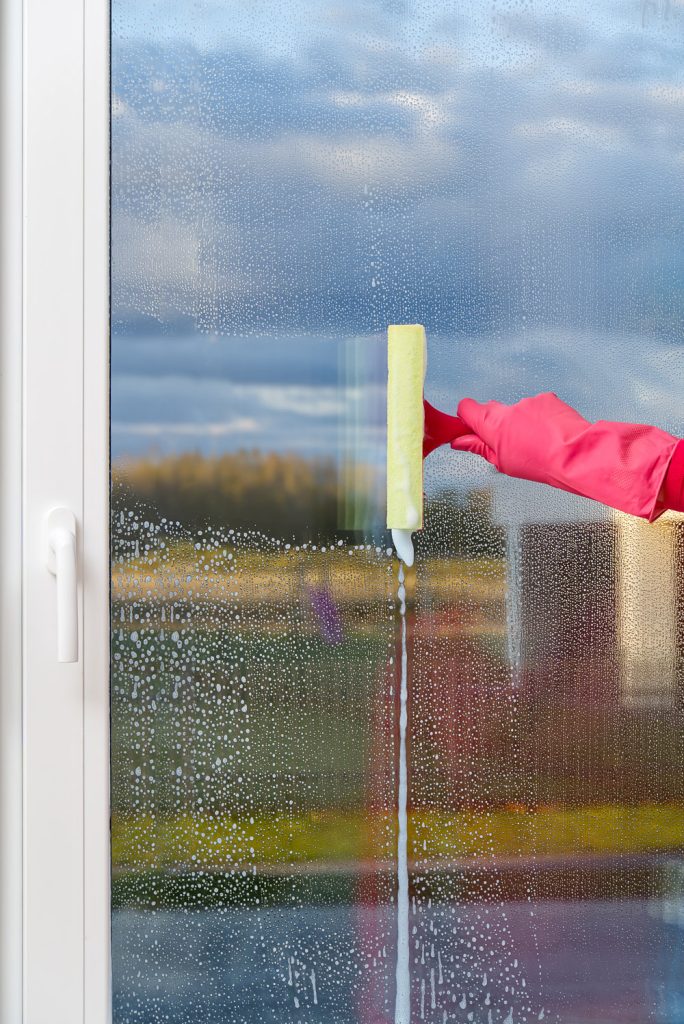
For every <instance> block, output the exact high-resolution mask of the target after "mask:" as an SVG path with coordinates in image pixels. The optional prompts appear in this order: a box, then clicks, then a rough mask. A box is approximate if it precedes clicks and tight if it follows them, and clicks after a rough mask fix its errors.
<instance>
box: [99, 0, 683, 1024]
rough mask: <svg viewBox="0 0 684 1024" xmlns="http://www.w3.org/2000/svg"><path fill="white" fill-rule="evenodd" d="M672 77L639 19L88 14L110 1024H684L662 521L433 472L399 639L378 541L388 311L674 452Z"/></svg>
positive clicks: (427, 11) (452, 469)
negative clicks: (108, 167)
mask: <svg viewBox="0 0 684 1024" xmlns="http://www.w3.org/2000/svg"><path fill="white" fill-rule="evenodd" d="M683 68H684V47H683V45H682V12H681V9H680V7H679V5H677V4H670V3H666V2H660V0H657V2H656V0H651V2H644V3H641V4H619V3H614V2H612V0H599V2H596V3H592V4H576V3H572V2H571V3H569V4H565V5H562V6H561V7H559V6H558V5H557V4H551V3H550V2H549V0H540V2H538V3H536V4H535V5H531V4H525V3H523V4H518V5H511V4H504V3H500V2H498V0H494V2H492V0H487V2H484V0H471V2H470V3H468V4H458V3H455V2H451V0H449V2H446V3H441V4H431V3H427V2H424V0H406V2H404V0H377V2H374V3H371V2H370V0H343V2H337V3H329V2H326V0H291V2H287V0H280V2H276V0H253V2H251V3H244V2H242V0H232V2H228V0H225V2H223V3H219V2H213V0H198V2H196V3H194V4H191V5H190V4H181V3H177V2H175V0H173V2H172V0H135V2H134V0H113V3H112V666H113V668H112V691H111V692H112V873H113V885H112V929H113V989H114V1020H115V1022H117V1024H133V1022H140V1024H161V1022H164V1024H166V1022H169V1024H195V1022H197V1021H203V1022H207V1024H219V1022H235V1024H238V1022H249V1024H256V1022H274V1024H275V1022H284V1021H288V1022H290V1021H291V1022H292V1024H297V1022H321V1024H323V1022H325V1024H345V1022H357V1024H361V1022H363V1024H380V1022H383V1021H387V1022H395V1024H408V1022H409V1016H410V1020H411V1021H418V1020H426V1021H433V1022H439V1024H445V1022H447V1021H458V1022H468V1021H471V1022H474V1024H519V1022H531V1021H538V1020H549V1021H557V1022H563V1024H596V1022H599V1021H600V1022H611V1024H632V1022H633V1024H642V1022H644V1021H647V1020H648V1021H656V1022H659V1024H679V1022H681V1021H682V1020H684V956H683V953H684V858H683V857H682V852H683V849H684V792H683V789H684V781H683V779H684V775H683V774H682V763H683V761H684V730H683V728H682V726H683V724H684V723H683V722H682V709H683V707H684V700H683V697H682V687H683V686H684V681H683V679H682V664H683V661H682V644H683V637H682V628H681V624H680V623H681V607H682V595H683V594H684V527H683V526H682V520H681V519H680V517H678V516H676V515H669V516H666V517H664V518H663V519H662V520H661V521H659V523H658V524H656V525H654V526H647V525H645V524H643V523H641V522H640V521H638V520H634V519H632V518H630V517H627V516H623V515H619V514H616V513H613V512H611V511H610V510H608V509H605V508H603V507H602V506H599V505H596V504H593V503H591V502H589V501H586V500H584V499H580V498H575V497H573V496H570V495H567V494H564V493H561V492H557V491H551V490H549V489H545V488H543V487H541V486H538V485H533V484H528V483H522V482H518V481H514V480H511V479H509V478H506V477H502V476H499V475H497V474H496V473H494V471H493V470H491V469H490V468H489V467H488V466H486V465H485V464H484V463H480V462H479V461H478V460H477V459H476V458H474V457H471V456H466V455H462V454H458V453H454V452H452V451H450V450H449V449H448V448H447V449H443V450H440V451H438V452H436V453H434V454H433V455H431V456H430V458H429V460H428V461H427V463H426V475H425V489H426V494H427V519H426V528H425V529H424V530H423V532H422V533H421V534H420V536H419V539H418V545H417V559H416V565H415V567H414V569H413V570H411V571H410V572H409V573H408V575H407V579H406V617H405V619H402V617H401V614H400V604H401V602H400V600H399V594H398V579H397V570H398V565H397V563H396V561H395V559H394V558H393V556H392V553H391V550H390V549H389V547H388V537H387V535H386V533H385V532H384V530H383V516H384V508H383V500H384V499H383V494H384V417H385V405H384V403H385V396H384V375H385V361H384V360H385V355H384V353H385V340H384V332H385V330H386V327H387V324H388V323H401V322H421V323H424V324H425V325H426V327H427V330H428V339H429V368H428V379H427V384H426V393H427V395H428V397H429V398H430V399H431V400H432V401H433V402H434V403H435V404H436V405H438V406H440V407H442V408H445V409H448V410H453V408H454V407H455V405H456V403H457V401H458V399H460V398H461V397H462V396H464V395H471V396H473V397H475V398H478V399H482V400H484V399H489V398H497V399H499V400H502V401H513V400H516V399H518V398H520V397H522V396H523V395H527V394H533V393H536V392H538V391H543V390H553V391H556V392H557V393H558V394H560V395H561V396H562V397H563V398H564V399H565V400H566V401H568V402H570V403H571V404H573V405H575V406H576V407H577V408H578V409H579V410H580V411H581V412H582V413H583V414H584V415H585V416H586V417H587V418H590V419H598V418H604V419H618V420H627V421H633V422H636V421H639V422H648V423H656V424H658V425H659V426H662V427H664V428H665V429H668V430H670V431H671V432H673V433H675V434H677V435H678V436H682V434H683V433H684V415H683V410H682V403H681V393H682V375H681V348H680V346H681V341H680V339H681V335H682V323H683V322H684V316H683V313H684V307H683V293H682V289H681V286H680V276H681V274H680V271H681V266H680V264H681V260H682V257H681V251H682V234H683V231H682V217H681V210H682V208H683V207H682V202H683V200H684V195H683V194H682V193H683V190H684V185H683V182H684V179H683V178H682V173H681V172H682V153H683V152H684V149H683V146H684V141H683V139H682V98H683V97H684V90H683V82H682V69H683ZM404 626H405V636H406V664H407V674H406V680H405V681H406V689H407V708H408V726H407V735H406V743H405V744H404V745H403V746H402V743H401V733H400V712H401V707H402V692H401V691H402V687H401V683H402V675H401V670H402V633H403V627H404ZM403 757H405V759H406V760H405V763H406V765H407V772H408V832H407V835H406V836H405V835H404V833H403V832H402V830H401V829H400V827H399V821H398V814H397V810H398V806H399V801H400V798H401V794H400V792H399V766H400V763H401V761H402V758H403ZM404 842H405V843H406V845H405V846H404ZM404 853H406V854H407V862H408V897H409V899H408V905H407V906H406V907H404V904H403V902H402V899H401V898H399V897H400V896H402V895H403V891H404V890H403V888H402V887H403V875H402V868H401V865H402V856H403V854H404ZM405 936H408V956H407V957H405V956H404V952H405V951H403V947H402V941H403V937H405ZM409 1008H410V1012H409Z"/></svg>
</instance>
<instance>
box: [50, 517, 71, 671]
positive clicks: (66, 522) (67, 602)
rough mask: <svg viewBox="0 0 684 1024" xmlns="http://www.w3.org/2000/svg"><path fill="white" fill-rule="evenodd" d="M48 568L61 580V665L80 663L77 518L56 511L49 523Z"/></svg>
mask: <svg viewBox="0 0 684 1024" xmlns="http://www.w3.org/2000/svg"><path fill="white" fill-rule="evenodd" d="M46 535H47V567H48V569H49V570H50V572H51V573H53V575H54V576H56V577H57V661H78V563H77V558H76V517H75V515H74V513H73V512H72V511H71V510H70V509H68V508H53V509H52V511H51V512H50V513H48V517H47V521H46Z"/></svg>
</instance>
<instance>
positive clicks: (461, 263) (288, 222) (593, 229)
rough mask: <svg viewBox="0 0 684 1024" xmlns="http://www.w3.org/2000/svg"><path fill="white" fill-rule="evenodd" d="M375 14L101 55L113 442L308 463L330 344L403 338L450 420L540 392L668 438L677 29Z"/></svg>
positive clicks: (679, 139)
mask: <svg viewBox="0 0 684 1024" xmlns="http://www.w3.org/2000/svg"><path fill="white" fill-rule="evenodd" d="M165 2H166V0H165ZM372 6H373V10H372V15H373V16H372V18H368V4H367V3H365V2H361V0H358V2H356V0H354V2H352V3H349V4H345V5H343V7H342V8H339V16H337V15H336V16H334V17H333V16H332V15H331V13H330V12H331V11H332V8H330V7H329V6H328V5H322V6H321V7H320V9H318V8H315V5H314V7H312V5H310V4H307V3H300V2H295V3H293V4H292V5H282V4H281V5H274V4H272V3H270V2H266V0H264V2H261V0H259V2H257V0H254V2H252V3H250V4H240V5H238V7H237V8H231V10H232V11H233V14H232V15H231V18H232V23H231V19H227V17H226V7H225V5H221V4H218V5H215V6H214V7H212V12H211V19H210V20H209V21H207V23H206V24H207V25H211V32H207V31H206V25H205V31H204V36H203V37H202V32H201V31H200V29H199V28H197V27H196V26H195V27H191V26H189V19H188V17H187V9H185V11H186V13H183V12H184V8H183V5H178V2H177V0H173V2H171V0H168V3H167V4H166V6H165V7H164V10H167V11H168V12H169V18H168V25H169V26H171V27H172V28H173V31H172V30H171V28H169V30H168V33H167V34H165V35H163V34H151V33H150V32H149V31H148V30H147V29H146V28H145V25H148V27H149V24H148V23H151V22H150V19H153V18H157V17H158V15H159V11H160V10H162V8H156V7H154V8H153V7H151V6H150V5H149V4H147V3H146V2H145V3H141V4H140V5H139V6H137V7H136V8H135V9H133V8H131V9H130V11H129V14H128V15H126V17H128V18H129V21H130V24H131V25H133V26H134V27H135V26H138V28H140V27H141V26H142V29H141V31H140V32H139V34H138V37H137V38H136V34H135V31H130V32H129V33H128V34H127V35H124V33H123V32H120V33H119V35H118V36H117V35H116V33H115V39H114V51H113V76H114V95H115V103H114V108H115V110H114V112H115V115H116V116H115V117H114V119H113V127H112V131H113V179H112V180H113V187H112V227H113V233H112V237H113V259H112V271H113V282H112V284H113V288H112V305H113V323H114V332H115V339H114V346H113V367H114V375H115V376H114V381H115V384H114V389H113V398H114V407H115V409H114V412H115V420H116V422H117V423H118V424H120V427H117V430H118V434H117V435H116V436H117V437H118V438H119V440H118V441H117V440H115V444H117V445H118V444H124V438H125V437H127V438H128V440H127V441H125V443H126V444H129V443H131V444H132V443H133V435H134V430H133V427H135V426H136V424H137V425H138V426H142V425H144V424H146V423H148V422H149V424H151V425H152V426H150V427H149V428H145V429H146V430H148V433H149V431H152V430H156V429H157V427H154V426H153V425H154V424H157V425H161V428H160V429H159V430H158V435H161V434H162V433H163V429H162V428H165V427H167V426H170V425H171V424H176V425H177V426H178V430H177V431H176V433H175V435H174V437H175V440H173V441H171V440H170V441H169V444H170V445H171V444H174V445H181V444H183V443H186V444H187V443H190V440H191V439H192V440H193V443H194V441H195V440H197V443H200V442H201V436H200V435H201V432H202V430H205V426H204V425H207V426H206V431H208V433H207V435H206V436H207V437H208V438H210V440H208V441H207V444H208V443H212V444H214V443H215V444H216V445H224V446H230V445H232V444H236V445H237V444H239V443H240V435H239V432H237V433H232V432H230V431H228V430H225V431H224V432H223V433H219V434H214V435H213V439H212V435H211V430H212V424H214V425H215V424H222V423H224V418H225V422H227V423H230V422H247V421H252V420H253V421H254V422H255V423H257V424H258V425H259V429H260V431H261V434H259V435H258V436H257V435H256V434H255V433H254V432H253V433H252V435H251V440H254V439H255V438H256V439H257V440H259V443H262V441H261V439H263V443H266V444H273V445H280V446H282V445H290V446H292V447H293V448H294V449H297V450H299V449H300V448H301V450H308V451H313V450H316V449H317V448H318V449H319V450H323V449H324V448H325V446H326V445H330V444H334V436H335V430H336V429H337V427H336V425H335V424H336V422H337V420H338V419H339V417H340V415H342V416H344V415H345V401H346V399H345V398H343V397H341V393H340V391H339V382H340V378H339V369H338V366H337V353H338V346H339V344H340V342H342V341H344V340H346V339H349V338H353V337H357V338H362V339H366V343H367V344H368V345H369V346H372V345H373V344H376V345H377V343H378V342H380V343H382V337H383V332H384V330H385V328H386V325H387V324H388V323H391V322H402V321H404V322H414V321H421V322H424V323H425V324H426V326H427V327H428V332H429V336H430V352H431V364H430V371H429V372H430V376H429V386H430V388H431V389H433V392H434V394H435V397H436V398H439V400H440V401H444V403H446V405H447V406H448V407H450V406H451V405H452V404H453V403H454V401H455V400H456V399H457V397H458V396H459V395H462V394H464V393H471V394H474V395H476V397H482V398H487V397H493V396H496V397H499V398H502V399H504V400H514V399H515V398H516V397H521V395H522V394H524V393H530V392H532V391H534V390H543V389H545V388H549V387H550V388H552V389H554V390H558V391H559V393H562V394H563V396H564V397H567V399H568V400H569V401H571V402H573V403H575V404H578V405H580V406H581V407H582V411H585V412H586V413H587V414H588V415H594V416H596V417H598V416H601V415H606V416H608V417H611V416H612V417H613V418H625V419H629V418H633V419H638V418H641V419H644V420H648V419H650V420H652V421H654V422H659V423H660V424H661V425H665V426H668V425H669V428H670V429H675V427H677V428H679V429H682V428H683V426H684V425H683V424H682V420H681V413H680V412H679V407H680V405H681V400H680V395H679V390H680V389H679V388H678V386H677V385H678V382H679V381H680V380H681V366H680V362H679V361H680V360H681V344H682V337H683V331H682V328H683V327H684V289H683V288H682V287H681V285H680V282H681V280H682V272H683V271H684V246H683V245H682V238H683V237H684V233H683V232H682V213H681V211H682V209H684V178H683V176H682V162H683V161H684V120H683V119H682V116H681V111H682V105H683V104H684V94H683V93H682V88H681V47H680V37H681V27H682V22H681V18H682V14H683V13H684V11H683V9H682V5H681V4H676V5H674V4H673V5H672V6H671V8H670V9H669V10H670V13H669V15H668V18H667V19H666V18H664V16H662V10H660V13H659V14H658V17H655V14H654V12H653V11H652V10H651V9H650V8H649V11H648V12H647V13H648V18H647V19H646V24H642V18H641V12H640V10H639V6H638V5H625V4H623V3H620V2H617V0H602V2H599V3H593V4H590V5H586V4H579V3H573V2H570V3H568V4H566V5H564V7H563V9H562V11H559V10H558V9H557V6H554V5H551V4H549V3H546V4H542V5H541V7H540V9H537V10H535V11H534V12H531V11H529V12H525V11H524V10H517V11H514V10H512V9H511V8H510V7H508V6H506V7H504V6H503V5H502V4H499V3H495V4H494V6H493V7H491V5H485V4H484V3H483V4H477V3H474V4H468V5H462V7H461V8H460V9H459V11H458V14H457V16H451V17H445V15H444V10H443V9H440V10H436V9H433V8H429V5H417V6H416V7H411V8H410V9H409V8H407V7H406V5H404V4H403V3H399V4H398V5H392V4H382V5H381V4H374V5H372ZM285 8H287V10H285ZM336 10H338V9H337V8H336ZM155 12H156V14H155ZM171 12H173V15H172V14H171ZM333 13H334V12H333ZM656 13H657V12H656ZM492 15H493V20H492ZM146 19H147V20H146ZM174 26H175V27H174ZM151 38H152V39H153V40H154V41H152V42H151V41H150V39H151ZM152 330H156V331H157V332H158V333H159V332H163V331H166V332H167V334H168V337H167V338H164V337H159V338H145V339H144V341H143V339H142V337H141V335H144V334H145V333H146V332H150V331H152ZM212 335H222V336H228V337H220V338H218V340H217V339H216V338H214V340H213V341H212V340H211V336H212ZM371 339H373V340H372V341H371ZM151 378H154V382H155V384H154V388H151V387H150V379H151ZM673 382H674V383H673ZM250 388H251V389H252V390H251V392H250ZM348 397H349V396H347V398H348ZM255 409H256V412H255ZM125 423H128V424H129V426H128V427H125V426H123V424H125ZM183 424H185V426H183ZM131 425H132V426H131ZM144 433H145V431H143V432H142V433H141V432H140V431H139V432H138V434H137V435H136V436H137V437H138V440H139V442H140V444H141V445H142V444H143V440H144V437H143V435H144ZM248 434H249V431H245V436H247V435H248ZM198 439H199V440H198ZM136 443H137V442H136ZM201 443H204V442H201ZM460 471H461V470H459V472H460ZM464 472H465V471H464Z"/></svg>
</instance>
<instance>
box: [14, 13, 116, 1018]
mask: <svg viewBox="0 0 684 1024" xmlns="http://www.w3.org/2000/svg"><path fill="white" fill-rule="evenodd" d="M0 10H1V12H2V13H1V15H0V19H1V20H0V37H1V39H2V44H1V46H2V50H1V64H2V67H1V70H0V74H1V78H0V93H1V108H0V114H1V115H2V116H1V118H0V120H1V121H2V129H1V135H0V140H1V150H0V168H1V174H0V214H1V217H2V220H1V225H2V228H1V231H0V235H1V242H0V300H1V301H0V329H1V346H0V370H1V373H0V407H1V409H2V412H1V413H0V417H1V418H0V427H1V428H2V429H1V437H0V474H1V476H0V557H1V559H2V573H1V574H0V659H1V661H0V669H1V671H2V675H1V677H0V830H1V831H0V836H1V840H0V897H1V903H0V915H1V917H0V925H1V927H0V942H1V946H0V954H1V961H2V964H1V967H0V971H1V974H0V981H1V982H2V984H1V986H0V1019H1V1020H2V1021H3V1022H4V1021H7V1022H8V1024H15V1022H17V1024H19V1022H24V1024H43V1022H45V1021H50V1024H86V1022H87V1024H106V1022H107V1021H108V1020H109V1019H110V1017H111V995H110V988H111V986H110V980H109V979H110V955H109V929H110V925H109V921H110V898H109V891H110V890H109V655H108V651H109V613H108V605H109V557H108V546H109V515H108V494H109V465H108V463H109V438H108V433H109V423H108V405H109V398H108V396H109V382H108V377H109V346H108V336H109V308H108V307H109V301H108V253H109V241H108V239H109V225H108V221H109V213H108V191H109V8H108V3H107V0H59V3H55V2H54V0H3V3H2V4H1V5H0ZM56 505H65V506H67V507H69V508H71V509H72V511H73V512H74V513H75V515H76V519H77V523H78V547H79V570H80V571H79V636H80V657H79V661H78V662H77V663H75V664H58V663H57V661H56V652H55V636H56V634H55V629H56V621H55V619H56V615H55V612H56V609H55V581H54V578H53V577H51V575H50V574H49V573H48V572H47V570H46V567H45V558H44V555H45V552H44V550H43V549H44V538H43V521H44V517H45V515H46V513H47V511H48V510H49V509H50V508H52V507H53V506H56Z"/></svg>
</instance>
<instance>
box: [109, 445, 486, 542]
mask: <svg viewBox="0 0 684 1024" xmlns="http://www.w3.org/2000/svg"><path fill="white" fill-rule="evenodd" d="M357 483H358V480H357ZM344 486H345V480H344V476H340V474H339V472H338V467H337V466H336V464H335V461H334V460H333V459H322V458H319V459H305V458H302V457H301V456H298V455H291V454H284V455H283V454H277V453H275V452H259V451H239V452H230V453H225V454H223V455H218V456H204V455H201V454H199V453H196V452H188V453H183V454H180V455H171V456H167V457H165V458H141V459H135V460H129V461H125V462H123V461H122V462H117V463H115V464H114V465H113V467H112V507H113V511H114V512H119V511H121V510H129V509H132V508H134V507H135V506H138V505H141V504H142V505H144V506H146V507H148V508H150V510H154V511H155V512H156V513H157V514H158V515H159V516H160V517H166V518H167V519H169V520H175V521H178V522H179V523H181V524H182V525H183V527H185V528H186V529H188V530H189V531H191V532H192V531H194V530H197V529H202V528H203V527H205V526H207V525H212V526H223V527H230V528H232V529H236V530H257V531H259V532H262V533H266V534H268V535H271V536H276V537H282V538H285V539H288V540H290V539H292V540H293V541H295V542H297V543H299V542H301V541H305V540H329V539H331V538H332V537H334V536H337V537H340V536H345V535H351V536H355V537H360V535H361V533H360V531H357V532H355V533H354V532H353V531H350V530H346V529H344V528H342V527H341V526H340V523H341V522H343V521H344V517H342V518H341V512H340V509H341V493H340V492H341V489H343V488H344ZM381 511H382V510H381ZM382 514H383V515H384V512H383V513H382ZM376 534H377V531H376ZM377 539H378V538H377V536H376V540H377ZM382 543H389V535H387V534H385V535H383V538H382ZM503 544H504V538H503V533H502V531H501V530H500V529H499V528H498V527H496V526H495V525H494V524H493V522H492V518H491V508H490V498H489V493H488V492H486V491H471V492H470V493H469V494H468V495H466V496H464V495H463V494H461V493H454V494H451V493H447V492H443V493H440V494H438V495H436V496H434V497H431V498H428V500H427V501H426V506H425V528H424V530H423V531H422V532H421V535H420V538H419V552H420V553H421V554H422V555H423V556H424V557H430V556H432V557H439V556H443V557H444V556H450V557H454V556H460V557H463V558H478V557H484V556H489V557H501V556H502V555H503V551H504V548H503Z"/></svg>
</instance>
